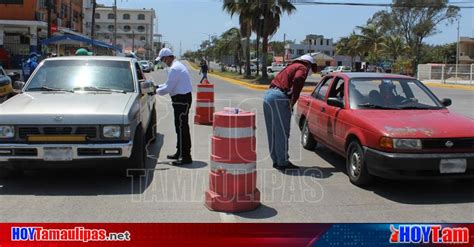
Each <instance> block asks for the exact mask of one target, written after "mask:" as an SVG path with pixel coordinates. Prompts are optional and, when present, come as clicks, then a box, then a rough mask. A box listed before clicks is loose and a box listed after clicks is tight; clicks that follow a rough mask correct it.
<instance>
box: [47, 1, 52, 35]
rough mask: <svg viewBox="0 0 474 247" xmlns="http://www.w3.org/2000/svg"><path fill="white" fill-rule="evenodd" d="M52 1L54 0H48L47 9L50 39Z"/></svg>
mask: <svg viewBox="0 0 474 247" xmlns="http://www.w3.org/2000/svg"><path fill="white" fill-rule="evenodd" d="M51 1H52V0H46V9H47V15H48V39H49V38H51V7H52V6H51Z"/></svg>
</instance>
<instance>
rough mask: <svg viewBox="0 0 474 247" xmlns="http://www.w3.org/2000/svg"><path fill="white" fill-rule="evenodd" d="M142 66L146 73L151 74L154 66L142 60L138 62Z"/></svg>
mask: <svg viewBox="0 0 474 247" xmlns="http://www.w3.org/2000/svg"><path fill="white" fill-rule="evenodd" d="M138 63H139V64H140V67H141V68H142V70H143V72H145V73H150V72H151V68H152V66H150V63H149V62H148V61H147V60H141V61H139V62H138Z"/></svg>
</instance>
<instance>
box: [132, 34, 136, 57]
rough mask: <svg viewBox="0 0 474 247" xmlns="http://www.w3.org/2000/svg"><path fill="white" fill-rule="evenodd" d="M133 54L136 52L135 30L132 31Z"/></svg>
mask: <svg viewBox="0 0 474 247" xmlns="http://www.w3.org/2000/svg"><path fill="white" fill-rule="evenodd" d="M132 52H135V30H132Z"/></svg>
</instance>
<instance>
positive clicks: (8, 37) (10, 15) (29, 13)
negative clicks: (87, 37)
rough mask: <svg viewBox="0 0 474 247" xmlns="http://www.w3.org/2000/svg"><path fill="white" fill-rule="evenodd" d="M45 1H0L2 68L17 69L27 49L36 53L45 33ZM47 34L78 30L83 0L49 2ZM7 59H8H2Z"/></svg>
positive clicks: (80, 24) (79, 28)
mask: <svg viewBox="0 0 474 247" xmlns="http://www.w3.org/2000/svg"><path fill="white" fill-rule="evenodd" d="M46 3H47V0H9V1H5V2H4V3H0V10H1V11H0V49H1V51H0V54H6V55H5V56H6V57H8V59H6V58H0V61H3V62H2V63H5V65H4V67H13V68H18V66H19V63H20V62H21V60H22V59H24V58H25V57H26V56H28V54H29V53H30V52H40V51H41V46H40V45H39V43H40V40H42V39H45V38H47V36H48V23H47V20H48V16H47V12H48V11H47V5H46ZM51 4H52V5H51V25H50V26H51V33H52V35H57V34H61V33H73V34H78V35H80V33H82V29H83V27H82V21H83V18H84V15H83V0H52V1H51ZM6 60H8V61H6Z"/></svg>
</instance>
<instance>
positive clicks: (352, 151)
mask: <svg viewBox="0 0 474 247" xmlns="http://www.w3.org/2000/svg"><path fill="white" fill-rule="evenodd" d="M346 166H347V175H348V176H349V180H350V181H351V183H353V184H355V185H357V186H362V185H367V184H370V183H371V182H372V180H373V177H372V175H370V174H369V172H368V170H367V165H366V163H365V154H364V150H363V149H362V147H361V145H360V143H359V142H358V141H357V140H354V141H352V142H351V143H350V144H349V146H348V148H347V153H346Z"/></svg>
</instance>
